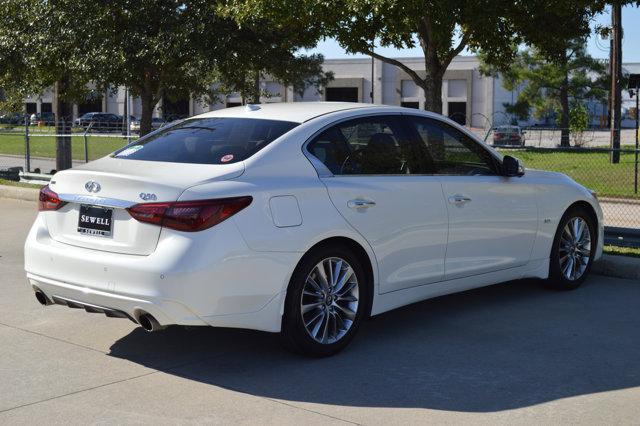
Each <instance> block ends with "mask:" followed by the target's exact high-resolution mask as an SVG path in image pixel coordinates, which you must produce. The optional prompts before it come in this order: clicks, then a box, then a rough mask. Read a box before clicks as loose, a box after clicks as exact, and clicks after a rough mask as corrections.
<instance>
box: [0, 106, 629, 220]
mask: <svg viewBox="0 0 640 426" xmlns="http://www.w3.org/2000/svg"><path fill="white" fill-rule="evenodd" d="M494 118H495V117H494ZM475 121H476V122H477V121H478V120H477V117H476V118H475ZM69 122H71V121H69ZM480 122H481V123H483V124H482V127H472V128H470V129H471V131H473V132H474V133H475V134H476V135H477V136H478V137H479V138H480V139H482V140H484V141H485V143H487V144H488V145H490V146H493V147H495V148H496V149H498V150H499V151H500V152H501V153H503V154H509V155H512V156H515V157H517V158H519V159H521V160H522V161H523V162H524V164H525V166H526V167H527V168H530V169H541V170H551V171H556V172H560V173H564V174H566V175H568V176H570V177H571V178H573V179H574V180H576V181H577V182H579V183H580V184H582V185H584V186H586V187H587V188H590V189H592V190H594V191H596V193H597V194H598V197H599V199H600V201H601V204H602V207H603V210H604V213H605V222H606V225H607V226H610V227H617V228H627V229H636V230H640V196H639V194H638V154H639V152H638V150H637V149H636V147H635V133H634V132H635V130H633V129H625V130H624V131H623V132H622V134H621V144H622V148H621V149H620V150H617V152H618V153H619V156H620V161H619V162H618V163H613V162H611V156H612V153H613V152H614V151H613V150H611V149H609V148H608V147H607V146H608V144H609V137H610V136H609V132H608V130H596V129H592V130H588V131H585V132H582V134H580V135H576V134H571V138H570V141H571V144H572V145H573V146H572V147H570V148H560V147H559V146H558V145H559V144H560V136H561V130H560V129H557V128H542V127H529V128H520V127H517V126H510V125H498V126H494V125H493V122H492V120H489V119H487V118H486V117H484V116H482V117H481V120H480ZM54 124H55V123H53V122H52V121H46V120H41V121H37V122H35V123H32V122H31V120H29V119H28V118H26V117H23V122H14V123H3V124H0V178H3V177H4V178H13V179H15V178H17V177H18V175H19V172H30V173H42V174H50V173H51V172H53V171H55V168H56V161H55V158H56V126H55V125H54ZM127 130H128V131H127ZM137 130H138V129H137V128H135V127H134V128H133V129H127V126H126V120H124V119H123V120H122V121H116V120H109V121H97V120H93V121H91V122H89V121H87V122H84V121H82V120H80V119H76V120H75V121H74V122H73V126H72V127H71V134H70V138H71V144H72V157H73V165H78V164H82V163H85V162H87V161H91V160H94V159H97V158H100V157H103V156H105V155H107V154H109V153H111V152H113V151H115V150H117V149H119V148H121V147H122V146H124V145H126V144H127V143H128V142H130V141H132V140H135V138H137V134H135V132H136V131H137ZM577 138H579V139H580V143H579V144H576V140H578V139H577ZM575 145H579V146H575Z"/></svg>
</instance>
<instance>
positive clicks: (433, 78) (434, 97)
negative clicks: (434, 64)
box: [422, 73, 442, 114]
mask: <svg viewBox="0 0 640 426" xmlns="http://www.w3.org/2000/svg"><path fill="white" fill-rule="evenodd" d="M422 88H423V90H424V98H425V99H424V109H425V110H427V111H431V112H435V113H437V114H442V76H441V75H439V74H437V73H434V74H432V75H427V77H426V78H425V80H424V85H423V86H422Z"/></svg>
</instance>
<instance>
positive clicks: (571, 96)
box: [484, 38, 608, 146]
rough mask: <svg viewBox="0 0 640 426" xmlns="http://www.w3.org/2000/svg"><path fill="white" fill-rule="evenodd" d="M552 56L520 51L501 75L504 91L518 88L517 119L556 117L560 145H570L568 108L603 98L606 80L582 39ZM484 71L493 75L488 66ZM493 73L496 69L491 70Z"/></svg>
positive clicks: (600, 64) (558, 50)
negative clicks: (531, 115) (529, 112)
mask: <svg viewBox="0 0 640 426" xmlns="http://www.w3.org/2000/svg"><path fill="white" fill-rule="evenodd" d="M557 44H558V45H559V47H558V48H557V49H556V51H557V53H556V54H555V55H553V56H551V58H550V55H549V54H548V53H546V54H545V53H543V52H542V51H541V50H540V49H538V48H536V47H533V48H528V49H524V50H522V51H519V52H518V54H517V56H516V58H515V60H514V61H513V62H512V64H511V67H510V68H509V69H506V70H504V71H503V72H502V76H503V79H504V87H505V88H506V89H507V90H515V89H518V88H519V89H520V93H519V94H518V98H517V102H516V103H515V104H514V105H513V106H512V108H513V109H514V110H517V111H518V112H519V115H520V118H528V111H530V110H533V114H534V116H536V117H538V118H539V117H544V116H550V115H555V116H556V117H558V119H557V125H558V127H560V129H561V137H560V145H561V146H569V145H570V143H569V133H570V125H571V123H570V118H571V108H570V107H571V105H572V104H573V105H576V108H577V106H578V105H582V103H583V102H584V101H586V100H590V99H595V100H602V99H606V94H607V85H608V77H607V76H606V67H605V65H604V63H602V62H600V61H598V60H596V59H593V58H592V57H591V56H589V55H588V54H587V53H586V50H585V39H584V38H577V39H571V40H568V41H567V42H566V43H564V44H563V43H562V41H561V40H557ZM484 70H485V72H492V71H491V68H490V67H485V68H484ZM494 72H495V70H494Z"/></svg>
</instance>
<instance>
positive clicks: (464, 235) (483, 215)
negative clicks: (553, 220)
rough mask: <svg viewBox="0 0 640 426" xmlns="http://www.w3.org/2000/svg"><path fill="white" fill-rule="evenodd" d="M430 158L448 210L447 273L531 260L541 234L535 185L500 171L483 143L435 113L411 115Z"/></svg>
mask: <svg viewBox="0 0 640 426" xmlns="http://www.w3.org/2000/svg"><path fill="white" fill-rule="evenodd" d="M407 119H408V120H409V121H410V122H411V123H413V129H414V130H415V132H416V133H415V134H416V136H417V138H418V141H419V142H420V143H422V144H424V146H425V148H426V150H427V151H428V153H429V155H430V156H431V157H432V161H433V165H434V166H433V167H434V173H435V174H436V175H437V176H439V177H440V180H441V183H442V189H443V193H444V197H445V200H446V206H447V211H448V215H449V236H448V241H447V255H446V259H445V278H446V279H455V278H461V277H466V276H471V275H476V274H483V273H488V272H493V271H499V270H505V269H509V268H514V267H518V266H522V265H525V264H526V263H527V262H529V259H530V256H531V250H532V248H533V243H534V240H535V237H536V233H537V225H538V208H537V201H536V196H535V187H534V186H532V185H528V184H527V183H526V178H523V177H505V176H502V175H501V174H500V168H501V164H500V160H499V158H497V157H496V156H494V155H493V154H491V153H490V152H489V151H488V150H487V149H486V148H485V147H484V146H482V144H481V142H478V141H476V140H474V139H473V138H472V137H471V136H469V135H467V134H466V133H464V132H462V131H461V130H459V129H457V128H455V127H454V126H452V125H450V124H448V123H446V122H444V121H441V120H437V119H433V118H427V117H418V116H411V117H408V118H407Z"/></svg>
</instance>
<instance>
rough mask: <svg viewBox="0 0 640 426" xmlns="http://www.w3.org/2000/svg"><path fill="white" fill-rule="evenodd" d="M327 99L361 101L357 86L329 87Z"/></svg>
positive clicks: (332, 100)
mask: <svg viewBox="0 0 640 426" xmlns="http://www.w3.org/2000/svg"><path fill="white" fill-rule="evenodd" d="M325 91H326V94H327V96H326V100H327V101H329V102H359V99H360V97H359V96H358V88H357V87H327V88H326V89H325Z"/></svg>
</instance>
